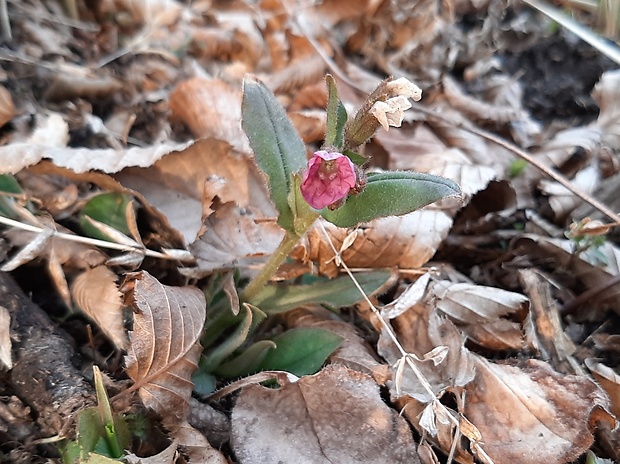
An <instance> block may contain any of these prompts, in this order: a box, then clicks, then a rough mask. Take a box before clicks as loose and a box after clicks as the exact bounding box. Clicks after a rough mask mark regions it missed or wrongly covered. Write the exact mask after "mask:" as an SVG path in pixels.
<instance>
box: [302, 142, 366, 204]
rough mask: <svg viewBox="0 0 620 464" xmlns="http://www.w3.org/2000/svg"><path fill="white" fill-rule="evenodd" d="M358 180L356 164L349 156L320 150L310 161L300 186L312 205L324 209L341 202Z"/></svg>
mask: <svg viewBox="0 0 620 464" xmlns="http://www.w3.org/2000/svg"><path fill="white" fill-rule="evenodd" d="M356 182H357V176H356V174H355V166H354V165H353V163H352V162H351V160H350V159H349V158H348V157H346V156H345V155H343V154H341V153H336V152H334V153H330V152H328V151H325V150H320V151H317V152H315V153H314V155H313V156H312V158H310V160H309V161H308V169H306V172H304V175H303V178H302V180H301V187H300V188H301V194H302V196H303V197H304V199H305V200H306V201H307V202H308V204H309V205H310V206H312V207H313V208H314V209H323V208H325V207H326V206H330V205H332V204H335V203H336V204H337V203H341V202H342V200H344V199H345V198H346V196H347V194H348V193H349V191H350V190H351V189H352V188H353V187H355V185H356Z"/></svg>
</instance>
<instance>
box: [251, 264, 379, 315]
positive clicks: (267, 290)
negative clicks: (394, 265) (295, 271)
mask: <svg viewBox="0 0 620 464" xmlns="http://www.w3.org/2000/svg"><path fill="white" fill-rule="evenodd" d="M390 275H391V273H390V271H388V270H377V271H372V272H363V273H359V274H356V275H355V278H356V280H357V281H358V283H359V284H360V286H361V287H362V289H363V290H364V293H365V294H366V295H372V294H373V293H375V292H376V291H377V290H379V289H380V288H382V287H383V286H384V285H385V284H386V282H387V281H388V280H389V278H390ZM363 298H364V297H363V296H362V294H361V293H360V291H359V290H358V289H357V287H356V286H355V285H354V284H353V282H352V281H351V279H350V278H349V276H342V277H338V278H336V279H332V280H321V281H319V282H315V283H313V284H310V285H267V286H265V287H264V288H263V289H262V290H261V291H260V292H259V294H258V295H256V297H255V298H254V299H253V300H252V303H253V304H255V305H257V306H260V307H261V308H262V309H263V311H265V313H267V314H269V315H271V314H278V313H282V312H285V311H290V310H291V309H295V308H298V307H299V306H302V305H304V304H310V303H319V304H325V305H328V306H331V307H336V308H339V307H343V306H352V305H354V304H355V303H357V302H358V301H361V300H362V299H363Z"/></svg>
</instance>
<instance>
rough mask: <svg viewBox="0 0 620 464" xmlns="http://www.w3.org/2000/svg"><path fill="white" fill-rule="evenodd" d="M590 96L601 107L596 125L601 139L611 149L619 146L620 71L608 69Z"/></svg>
mask: <svg viewBox="0 0 620 464" xmlns="http://www.w3.org/2000/svg"><path fill="white" fill-rule="evenodd" d="M592 97H593V98H594V100H596V102H597V103H598V105H599V107H600V108H601V112H600V114H599V117H598V119H597V121H596V122H595V123H594V124H595V126H596V127H599V128H600V129H601V130H602V139H603V141H604V142H605V143H606V144H607V145H609V146H610V147H611V148H613V149H616V150H617V149H618V148H620V71H619V70H614V71H608V72H606V73H604V74H603V75H602V76H601V79H600V80H599V82H598V84H596V86H595V87H594V91H593V92H592Z"/></svg>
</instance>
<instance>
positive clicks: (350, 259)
mask: <svg viewBox="0 0 620 464" xmlns="http://www.w3.org/2000/svg"><path fill="white" fill-rule="evenodd" d="M321 223H322V224H323V226H324V227H325V230H326V231H327V233H328V234H329V237H330V238H331V240H332V242H333V244H334V246H335V247H336V249H337V250H338V249H340V248H341V247H342V244H343V242H344V240H345V239H346V238H347V237H348V236H349V235H350V234H351V233H352V232H353V231H354V230H355V229H341V228H338V227H336V226H334V225H333V224H331V223H328V222H326V221H321ZM451 226H452V219H451V218H450V216H448V215H447V214H446V213H444V212H443V211H437V210H430V209H424V210H420V211H415V212H413V213H410V214H406V215H404V216H399V217H394V216H392V217H387V218H381V219H376V220H374V221H371V222H369V223H367V224H366V225H365V226H364V227H363V228H358V229H356V230H355V233H356V234H357V237H356V240H355V241H354V242H353V244H352V245H351V246H350V247H349V248H347V249H346V250H344V252H343V253H342V259H343V261H344V262H345V263H346V264H347V265H348V266H349V267H353V268H378V267H395V266H397V267H399V268H401V269H414V268H418V267H420V266H422V265H424V264H425V263H426V262H427V261H428V260H429V259H431V258H432V256H433V255H434V254H435V251H437V248H438V247H439V245H440V244H441V242H442V240H443V239H444V238H445V237H446V236H447V235H448V232H449V230H450V227H451ZM293 253H294V254H293V256H294V257H295V258H297V259H300V260H301V261H303V262H307V261H314V262H316V263H317V264H318V267H319V272H321V273H322V274H325V275H328V276H335V275H336V274H337V273H338V266H337V264H336V262H335V261H334V252H333V250H332V248H331V246H330V244H329V241H328V240H327V237H326V236H325V234H324V233H323V230H322V229H321V228H320V227H319V226H315V227H314V228H313V229H311V230H310V232H308V235H307V237H306V238H305V239H304V240H303V241H302V242H300V244H299V245H298V246H297V248H296V249H295V251H294V252H293Z"/></svg>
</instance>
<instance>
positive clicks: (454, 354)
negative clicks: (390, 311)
mask: <svg viewBox="0 0 620 464" xmlns="http://www.w3.org/2000/svg"><path fill="white" fill-rule="evenodd" d="M391 325H392V327H393V328H394V332H395V334H396V337H397V338H398V340H399V341H400V342H401V344H402V347H403V348H404V349H405V351H406V352H407V353H411V354H414V355H415V356H417V357H418V358H419V359H424V358H425V357H426V355H427V353H430V352H432V351H433V350H436V349H438V348H440V347H441V349H442V350H444V351H447V355H446V357H445V358H444V359H443V361H442V362H441V363H440V364H438V365H434V363H432V362H428V361H427V362H419V363H418V367H419V369H420V371H421V372H422V374H424V376H425V378H426V379H427V380H428V382H429V383H430V386H431V389H432V390H433V392H434V393H435V394H439V393H441V392H443V391H444V390H445V389H446V388H449V387H462V386H463V385H466V384H467V383H468V382H469V381H471V379H473V377H474V365H473V355H472V354H471V353H470V352H469V350H468V349H467V348H465V337H464V336H463V335H462V334H461V333H460V332H459V330H458V329H457V328H456V326H455V325H454V324H453V323H452V322H451V321H450V320H449V319H447V318H446V317H444V316H442V315H441V314H440V313H439V312H438V311H437V310H436V309H435V308H434V306H433V304H432V303H430V304H429V303H425V302H421V303H418V304H415V305H413V306H411V307H410V308H409V310H408V311H406V312H404V313H403V314H401V315H400V316H398V317H397V318H395V319H392V320H391ZM377 350H378V352H379V354H380V355H381V356H383V357H384V358H385V359H386V360H387V361H388V362H389V363H390V364H392V365H393V364H394V363H396V362H397V361H398V360H399V359H401V357H402V355H401V353H400V351H399V350H397V349H396V347H395V346H394V343H393V342H392V340H391V338H390V337H388V336H387V333H385V331H383V332H382V333H381V335H380V337H379V343H378V346H377ZM395 383H399V384H397V385H394V386H395V387H396V388H397V389H398V391H400V392H402V393H401V394H395V397H399V396H410V397H413V398H415V399H416V400H417V401H420V402H422V403H428V402H429V401H431V399H432V397H431V396H430V394H429V392H428V391H427V390H426V389H425V388H423V387H422V385H421V384H420V382H419V380H418V379H417V377H415V376H414V374H413V372H412V371H411V370H410V369H408V368H405V370H404V371H403V377H402V379H401V381H400V382H395Z"/></svg>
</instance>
